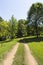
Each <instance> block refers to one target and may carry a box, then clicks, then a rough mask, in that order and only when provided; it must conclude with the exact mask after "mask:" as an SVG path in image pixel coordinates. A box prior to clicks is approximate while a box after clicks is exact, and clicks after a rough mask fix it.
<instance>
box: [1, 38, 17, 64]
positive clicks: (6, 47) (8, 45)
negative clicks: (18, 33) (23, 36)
mask: <svg viewBox="0 0 43 65" xmlns="http://www.w3.org/2000/svg"><path fill="white" fill-rule="evenodd" d="M16 42H17V40H16V39H13V40H12V41H10V42H4V43H3V42H0V63H1V62H2V60H3V59H4V58H5V56H6V54H7V52H8V51H9V50H10V49H11V48H12V46H13V45H15V44H16Z"/></svg>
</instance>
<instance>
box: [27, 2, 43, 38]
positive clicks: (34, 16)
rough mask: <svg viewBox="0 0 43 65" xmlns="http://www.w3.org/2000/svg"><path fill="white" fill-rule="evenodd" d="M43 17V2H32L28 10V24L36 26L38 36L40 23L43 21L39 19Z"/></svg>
mask: <svg viewBox="0 0 43 65" xmlns="http://www.w3.org/2000/svg"><path fill="white" fill-rule="evenodd" d="M42 17H43V4H42V3H35V4H32V6H31V8H30V11H29V12H28V18H27V20H28V21H29V22H28V24H29V25H30V26H32V27H33V28H34V31H35V33H36V35H37V38H38V36H39V29H38V27H39V26H38V25H39V24H40V23H41V22H42V21H41V20H40V21H39V19H40V18H42Z"/></svg>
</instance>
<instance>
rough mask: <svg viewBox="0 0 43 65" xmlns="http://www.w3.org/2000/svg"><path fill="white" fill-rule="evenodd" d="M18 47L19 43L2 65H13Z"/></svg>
mask: <svg viewBox="0 0 43 65" xmlns="http://www.w3.org/2000/svg"><path fill="white" fill-rule="evenodd" d="M18 46H19V43H17V44H16V45H14V46H13V49H12V50H11V51H10V52H8V54H7V56H6V58H5V60H4V61H3V64H2V65H12V62H13V58H14V57H15V54H16V51H17V48H18Z"/></svg>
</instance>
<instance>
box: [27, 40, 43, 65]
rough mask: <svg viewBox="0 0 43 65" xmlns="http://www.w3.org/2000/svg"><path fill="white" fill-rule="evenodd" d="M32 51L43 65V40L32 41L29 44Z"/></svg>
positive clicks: (40, 64)
mask: <svg viewBox="0 0 43 65" xmlns="http://www.w3.org/2000/svg"><path fill="white" fill-rule="evenodd" d="M28 45H29V47H30V50H31V53H32V54H33V56H34V57H35V58H36V60H37V62H38V63H39V65H43V41H41V42H31V43H29V44H28Z"/></svg>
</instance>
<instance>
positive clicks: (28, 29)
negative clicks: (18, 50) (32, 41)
mask: <svg viewBox="0 0 43 65" xmlns="http://www.w3.org/2000/svg"><path fill="white" fill-rule="evenodd" d="M30 35H36V36H37V38H38V37H39V36H40V35H43V4H42V3H35V4H32V6H31V8H30V10H29V11H28V15H27V20H25V19H20V20H18V21H17V20H16V19H15V18H14V16H13V15H12V17H11V19H10V20H9V21H5V20H4V19H3V18H2V17H0V41H2V40H6V39H13V38H17V37H25V36H30Z"/></svg>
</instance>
